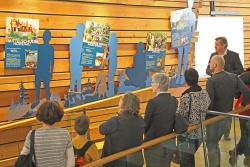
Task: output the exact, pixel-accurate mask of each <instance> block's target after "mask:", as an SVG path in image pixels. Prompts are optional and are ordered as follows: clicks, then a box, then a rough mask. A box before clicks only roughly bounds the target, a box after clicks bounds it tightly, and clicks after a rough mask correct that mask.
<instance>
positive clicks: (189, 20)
mask: <svg viewBox="0 0 250 167" xmlns="http://www.w3.org/2000/svg"><path fill="white" fill-rule="evenodd" d="M193 3H194V0H188V8H187V9H186V15H185V16H184V17H182V18H181V20H180V21H179V22H185V24H187V26H186V27H185V28H181V29H179V30H177V32H176V31H175V33H173V32H174V30H173V27H172V39H173V34H175V35H176V37H175V38H178V40H179V41H180V44H179V45H178V46H177V47H175V46H173V41H172V48H177V49H178V73H177V77H176V84H177V85H182V84H184V82H185V79H184V76H183V74H182V72H184V71H185V70H186V69H187V64H188V55H189V52H190V45H191V40H192V37H193V33H194V32H195V28H196V15H195V14H194V13H193V11H192V7H193ZM177 24H178V23H177ZM182 59H183V60H182ZM182 61H183V65H182Z"/></svg>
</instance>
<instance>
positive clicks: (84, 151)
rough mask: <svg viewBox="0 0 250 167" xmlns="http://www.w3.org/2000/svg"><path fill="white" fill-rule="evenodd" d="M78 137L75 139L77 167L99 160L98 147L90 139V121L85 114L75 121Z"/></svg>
mask: <svg viewBox="0 0 250 167" xmlns="http://www.w3.org/2000/svg"><path fill="white" fill-rule="evenodd" d="M75 131H76V133H77V136H76V137H75V138H74V139H73V141H72V142H73V147H74V153H75V157H76V167H81V166H83V165H85V164H88V163H90V162H93V161H96V160H98V159H99V154H98V150H97V147H96V145H95V144H94V142H93V141H91V140H89V139H88V138H89V137H88V131H89V119H88V117H87V116H86V115H85V114H84V115H82V116H80V117H78V118H76V120H75Z"/></svg>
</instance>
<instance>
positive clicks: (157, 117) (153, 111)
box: [144, 73, 177, 167]
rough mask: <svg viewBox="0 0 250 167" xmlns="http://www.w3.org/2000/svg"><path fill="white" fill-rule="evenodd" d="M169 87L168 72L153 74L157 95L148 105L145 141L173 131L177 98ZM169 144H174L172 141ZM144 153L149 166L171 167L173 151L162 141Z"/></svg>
mask: <svg viewBox="0 0 250 167" xmlns="http://www.w3.org/2000/svg"><path fill="white" fill-rule="evenodd" d="M168 87H169V78H168V77H167V76H166V74H164V73H156V74H154V75H153V76H152V89H153V92H154V93H156V97H154V98H153V99H150V100H149V102H148V104H147V107H146V111H145V117H144V121H145V123H146V127H145V138H144V141H149V140H152V139H155V138H157V137H160V136H163V135H166V134H168V133H172V132H173V127H174V120H175V113H176V108H177V100H176V98H175V97H174V96H171V94H170V93H168ZM168 144H169V145H170V146H171V145H174V143H173V144H171V142H169V143H168ZM144 155H145V160H146V164H147V165H146V166H147V167H170V165H171V161H172V157H173V151H172V150H171V149H169V148H167V146H166V145H164V144H163V143H162V144H157V145H154V146H152V147H150V148H147V149H145V151H144Z"/></svg>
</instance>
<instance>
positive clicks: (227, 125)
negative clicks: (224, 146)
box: [224, 118, 232, 137]
mask: <svg viewBox="0 0 250 167" xmlns="http://www.w3.org/2000/svg"><path fill="white" fill-rule="evenodd" d="M226 120H227V121H226V122H227V123H226V125H225V132H224V137H229V135H230V131H231V125H232V118H226Z"/></svg>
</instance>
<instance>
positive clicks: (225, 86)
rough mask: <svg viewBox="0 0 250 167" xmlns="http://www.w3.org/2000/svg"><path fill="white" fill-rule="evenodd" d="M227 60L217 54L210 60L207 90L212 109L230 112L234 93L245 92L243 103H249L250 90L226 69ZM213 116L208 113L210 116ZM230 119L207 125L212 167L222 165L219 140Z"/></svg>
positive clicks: (210, 164)
mask: <svg viewBox="0 0 250 167" xmlns="http://www.w3.org/2000/svg"><path fill="white" fill-rule="evenodd" d="M224 66H225V61H224V58H223V56H221V55H216V56H214V57H213V58H212V59H211V61H210V70H211V71H212V73H213V75H212V77H211V78H209V79H208V81H207V85H206V87H207V91H208V94H209V97H210V100H211V103H210V107H209V109H210V110H215V111H219V112H229V111H231V110H232V108H233V102H234V95H235V94H236V93H238V92H242V93H243V101H242V105H243V106H245V105H246V104H247V100H248V98H249V95H250V92H249V90H248V88H247V86H246V85H245V84H244V83H243V82H242V80H241V79H239V78H238V76H237V75H236V74H232V73H228V72H226V71H224ZM209 117H211V116H209V115H208V118H209ZM229 121H230V120H229V119H227V118H225V119H224V120H221V121H219V122H215V123H213V124H211V125H208V127H207V149H208V158H209V166H210V167H219V166H220V148H219V141H220V139H221V137H222V135H223V134H224V133H225V131H226V130H227V125H228V122H229Z"/></svg>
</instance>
